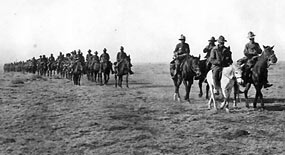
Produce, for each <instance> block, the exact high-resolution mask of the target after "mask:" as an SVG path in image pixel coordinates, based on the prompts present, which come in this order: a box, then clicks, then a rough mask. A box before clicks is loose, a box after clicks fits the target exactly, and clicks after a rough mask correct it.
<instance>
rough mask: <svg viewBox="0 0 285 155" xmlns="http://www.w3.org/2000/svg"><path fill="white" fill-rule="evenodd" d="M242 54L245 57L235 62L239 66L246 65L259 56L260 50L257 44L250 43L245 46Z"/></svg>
mask: <svg viewBox="0 0 285 155" xmlns="http://www.w3.org/2000/svg"><path fill="white" fill-rule="evenodd" d="M243 53H244V55H245V57H243V58H241V59H239V60H238V61H237V62H238V64H239V65H242V64H244V63H246V62H247V61H248V60H249V59H252V58H254V57H257V56H258V55H259V54H261V53H262V50H261V48H260V46H259V44H258V43H256V42H254V41H250V42H249V43H247V44H246V45H245V47H244V51H243Z"/></svg>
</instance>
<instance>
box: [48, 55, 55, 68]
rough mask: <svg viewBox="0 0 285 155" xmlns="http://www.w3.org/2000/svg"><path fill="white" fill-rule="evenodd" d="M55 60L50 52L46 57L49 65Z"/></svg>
mask: <svg viewBox="0 0 285 155" xmlns="http://www.w3.org/2000/svg"><path fill="white" fill-rule="evenodd" d="M54 61H55V59H54V57H53V54H50V57H49V58H48V65H51V64H52V63H53V62H54Z"/></svg>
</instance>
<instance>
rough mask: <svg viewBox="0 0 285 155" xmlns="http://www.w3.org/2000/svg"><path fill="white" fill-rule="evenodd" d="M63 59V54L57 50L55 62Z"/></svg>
mask: <svg viewBox="0 0 285 155" xmlns="http://www.w3.org/2000/svg"><path fill="white" fill-rule="evenodd" d="M63 59H64V55H63V54H62V53H61V52H59V56H58V57H57V58H56V62H58V63H60V62H62V61H63Z"/></svg>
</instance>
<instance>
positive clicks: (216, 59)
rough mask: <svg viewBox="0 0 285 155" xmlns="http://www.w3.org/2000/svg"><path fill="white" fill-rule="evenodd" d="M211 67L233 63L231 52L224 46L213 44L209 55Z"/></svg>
mask: <svg viewBox="0 0 285 155" xmlns="http://www.w3.org/2000/svg"><path fill="white" fill-rule="evenodd" d="M209 60H210V62H211V63H212V68H217V67H218V68H220V67H228V66H229V65H231V64H232V63H233V60H232V53H231V51H230V50H229V49H228V48H226V47H225V46H219V45H217V46H215V47H214V48H213V49H212V51H211V54H210V57H209Z"/></svg>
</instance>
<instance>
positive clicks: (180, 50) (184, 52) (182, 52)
mask: <svg viewBox="0 0 285 155" xmlns="http://www.w3.org/2000/svg"><path fill="white" fill-rule="evenodd" d="M179 40H180V43H178V44H177V45H176V47H175V50H174V52H173V53H174V58H173V59H174V60H173V61H171V62H170V64H171V69H172V70H174V74H173V75H172V78H174V77H175V76H176V75H177V74H178V73H180V65H181V63H182V61H183V60H184V58H185V57H186V56H188V55H189V54H190V48H189V45H188V44H187V43H186V42H185V41H186V37H185V36H184V35H183V34H181V36H180V38H179Z"/></svg>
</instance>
